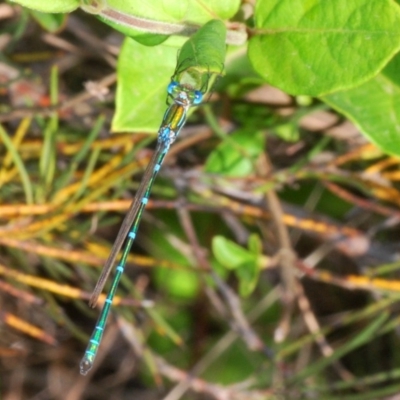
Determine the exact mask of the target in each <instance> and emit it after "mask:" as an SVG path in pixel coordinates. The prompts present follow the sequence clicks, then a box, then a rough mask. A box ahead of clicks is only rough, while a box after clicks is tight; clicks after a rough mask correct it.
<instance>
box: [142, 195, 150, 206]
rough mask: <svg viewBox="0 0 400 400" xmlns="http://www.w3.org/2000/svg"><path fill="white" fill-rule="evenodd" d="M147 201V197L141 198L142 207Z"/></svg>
mask: <svg viewBox="0 0 400 400" xmlns="http://www.w3.org/2000/svg"><path fill="white" fill-rule="evenodd" d="M148 201H149V199H148V198H147V197H143V199H142V203H143V204H144V205H146V204H147V202H148Z"/></svg>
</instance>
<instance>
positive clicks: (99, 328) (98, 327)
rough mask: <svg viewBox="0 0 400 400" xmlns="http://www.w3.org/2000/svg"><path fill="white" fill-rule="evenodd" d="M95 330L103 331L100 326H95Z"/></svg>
mask: <svg viewBox="0 0 400 400" xmlns="http://www.w3.org/2000/svg"><path fill="white" fill-rule="evenodd" d="M95 329H98V330H99V331H104V328H102V327H101V326H100V325H97V326H96V328H95Z"/></svg>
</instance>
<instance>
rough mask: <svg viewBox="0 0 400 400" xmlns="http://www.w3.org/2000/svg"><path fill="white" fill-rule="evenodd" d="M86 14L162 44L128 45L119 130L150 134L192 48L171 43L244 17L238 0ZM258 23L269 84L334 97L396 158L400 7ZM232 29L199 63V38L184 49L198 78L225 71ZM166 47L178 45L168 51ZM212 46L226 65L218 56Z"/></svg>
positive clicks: (260, 68) (255, 41)
mask: <svg viewBox="0 0 400 400" xmlns="http://www.w3.org/2000/svg"><path fill="white" fill-rule="evenodd" d="M18 3H20V4H22V5H24V6H26V7H29V8H32V9H35V10H39V11H42V12H52V13H53V12H70V11H72V10H74V9H75V8H77V7H78V2H77V1H76V0H74V1H72V0H70V1H62V2H60V1H53V2H48V1H45V0H20V1H18ZM81 7H82V8H83V9H84V10H86V11H87V12H91V13H94V14H96V15H97V17H98V18H100V19H102V20H103V21H104V22H106V23H107V24H110V25H112V26H113V27H114V28H115V29H118V30H120V31H122V32H123V33H124V34H125V35H127V36H130V37H133V38H135V39H136V40H137V41H139V42H140V43H142V44H146V45H151V46H153V48H141V47H140V46H138V45H137V43H133V42H129V41H128V40H127V43H126V44H125V45H124V48H123V51H122V52H121V56H120V59H119V68H118V71H119V85H120V86H121V88H120V89H119V91H118V101H117V110H116V116H115V119H114V122H113V130H114V131H116V132H117V131H139V130H140V131H145V132H151V131H155V130H156V129H157V126H158V124H159V121H160V120H161V118H162V110H163V106H162V100H161V99H162V93H163V92H164V93H165V85H166V84H167V83H168V79H169V77H170V76H171V75H172V74H173V70H174V67H173V66H174V62H175V60H174V57H176V55H175V54H177V53H178V49H179V48H180V47H181V46H182V44H183V41H182V38H179V39H177V36H175V37H171V35H173V34H175V35H192V34H193V32H194V31H195V30H196V29H197V27H198V26H199V25H204V24H205V23H207V21H210V19H211V18H215V17H219V18H221V19H228V18H231V17H232V16H233V15H234V14H235V13H236V12H237V11H238V7H239V1H238V0H231V1H221V2H220V1H212V0H207V1H206V2H201V3H199V2H196V1H191V0H186V1H176V2H174V3H171V2H170V1H168V2H167V1H160V0H152V1H146V2H138V1H135V0H131V1H125V0H124V1H122V0H109V1H99V0H82V2H81ZM371 16H379V17H374V18H371ZM254 17H255V29H254V31H253V32H252V37H251V39H250V40H249V44H248V56H249V59H250V62H251V64H252V65H253V67H254V69H255V70H256V71H257V72H258V73H259V74H260V76H261V77H262V78H263V79H265V81H266V82H268V83H269V84H271V85H274V86H277V87H279V88H281V89H283V90H285V91H287V92H288V93H291V94H302V95H311V96H322V95H325V96H323V97H321V99H322V100H323V101H326V102H327V103H328V104H329V105H331V106H332V107H334V108H335V109H337V110H338V111H340V112H342V113H343V114H345V115H346V116H348V117H349V118H350V119H352V120H353V121H354V122H355V123H356V125H357V126H358V127H359V128H360V129H361V130H362V132H363V133H364V134H365V135H366V136H367V137H368V138H369V139H370V140H372V141H373V142H374V143H376V144H377V145H379V146H380V147H381V148H382V149H384V150H385V151H387V152H390V153H392V154H397V155H398V154H400V146H399V144H398V141H399V140H398V136H399V135H398V132H397V126H396V122H395V121H396V120H395V119H393V118H380V116H381V115H382V114H389V113H390V114H391V115H396V113H397V110H396V104H397V102H396V93H397V91H398V82H397V81H398V80H396V79H395V80H393V79H391V78H389V77H388V75H387V74H388V71H390V69H391V68H392V69H393V67H390V65H389V66H388V68H386V69H385V71H383V72H382V73H381V70H382V69H383V68H384V67H385V65H386V64H387V63H388V62H389V61H390V60H391V59H392V57H393V56H394V55H395V53H396V52H397V51H398V49H399V48H400V40H399V36H400V10H399V6H398V5H397V4H395V3H394V2H393V1H392V0H381V1H375V2H374V1H370V0H336V1H334V2H333V1H320V0H314V1H305V0H295V1H293V0H272V1H271V0H259V1H258V2H257V4H256V7H255V11H254ZM41 21H42V22H41V23H42V24H44V26H47V27H48V28H50V26H51V25H52V24H51V23H50V22H45V21H44V18H43V17H42V18H41ZM182 21H185V23H183V24H182ZM50 29H54V27H53V28H50ZM224 29H225V28H224V26H223V24H222V23H221V22H220V21H211V22H209V25H207V24H206V25H205V27H204V34H202V35H201V36H202V37H203V38H204V39H202V40H200V41H197V43H200V44H201V46H200V47H199V48H197V49H196V50H194V53H195V54H196V57H195V58H194V59H193V58H192V57H189V56H188V55H187V53H190V51H189V52H188V49H189V47H190V46H189V45H191V44H193V43H195V41H196V39H195V38H196V36H194V37H193V38H192V42H190V41H189V42H187V44H186V45H185V46H184V47H183V49H182V53H181V55H180V56H179V61H180V62H181V61H182V60H183V59H185V60H191V59H193V63H194V65H197V67H194V69H193V70H197V71H199V67H198V66H199V65H200V66H201V68H200V69H201V73H204V70H205V69H207V68H208V69H209V70H210V72H212V73H218V69H219V68H220V65H219V62H215V61H214V60H217V59H218V58H221V54H222V51H223V50H222V47H221V43H222V40H223V39H222V38H223V37H224V33H223V30H224ZM228 33H229V32H228ZM234 33H235V32H232V34H234ZM213 35H214V36H213ZM218 37H219V40H215V38H218ZM229 37H230V35H229V34H228V36H227V38H228V40H229ZM167 39H168V40H167ZM165 40H167V43H166V45H167V46H172V47H168V48H167V47H166V45H161V43H162V42H164V41H165ZM216 44H217V46H215V45H216ZM212 46H215V53H216V54H218V56H217V57H215V56H213V55H212V53H211V52H210V51H209V49H211V48H212ZM192 54H193V51H192ZM199 57H200V58H199ZM393 62H394V64H396V61H393ZM190 69H191V67H190V65H189V70H190ZM228 69H229V63H228ZM393 76H394V75H393V74H392V77H393ZM202 79H203V80H204V79H205V76H204V75H202ZM360 85H361V86H360ZM129 86H131V88H129ZM328 93H329V95H327V94H328ZM139 103H140V104H139ZM371 107H373V108H374V110H373V111H374V112H372V113H371ZM151 116H152V118H151ZM287 128H289V131H288V129H287ZM279 132H280V134H281V135H283V136H287V135H289V137H291V138H292V140H293V138H295V136H293V135H297V133H296V132H295V131H292V129H291V127H286V128H285V127H284V126H282V127H281V129H280V131H279Z"/></svg>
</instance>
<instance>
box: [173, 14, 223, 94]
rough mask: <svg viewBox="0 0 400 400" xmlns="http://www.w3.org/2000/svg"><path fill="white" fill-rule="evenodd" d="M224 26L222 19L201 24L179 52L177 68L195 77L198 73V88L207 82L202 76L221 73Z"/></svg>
mask: <svg viewBox="0 0 400 400" xmlns="http://www.w3.org/2000/svg"><path fill="white" fill-rule="evenodd" d="M225 42H226V27H225V25H224V23H223V22H222V21H219V20H216V19H213V20H211V21H208V22H207V23H206V24H205V25H203V26H202V27H201V28H200V29H199V30H198V31H197V32H196V33H195V34H194V35H193V36H192V37H191V38H190V39H189V40H188V41H186V42H185V44H184V45H183V46H182V49H181V51H180V52H179V58H178V68H179V70H182V71H184V72H185V73H187V74H189V75H191V76H193V77H194V78H195V79H196V77H197V76H199V75H200V78H198V79H199V83H198V84H197V85H195V87H196V86H197V87H198V88H199V89H200V88H201V87H202V86H203V85H204V84H207V82H203V80H202V79H201V77H202V76H206V77H207V76H209V75H210V74H215V75H221V74H222V72H223V69H224V61H225V53H226V44H225Z"/></svg>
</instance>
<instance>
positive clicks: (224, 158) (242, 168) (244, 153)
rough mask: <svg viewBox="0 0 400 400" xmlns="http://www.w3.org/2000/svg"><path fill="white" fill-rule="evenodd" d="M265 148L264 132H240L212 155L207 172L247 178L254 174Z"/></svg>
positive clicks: (234, 134) (207, 163)
mask: <svg viewBox="0 0 400 400" xmlns="http://www.w3.org/2000/svg"><path fill="white" fill-rule="evenodd" d="M264 147H265V135H264V133H263V132H262V131H258V132H257V131H256V132H254V131H250V130H246V129H243V130H239V131H237V132H235V133H233V134H232V135H230V136H229V139H228V137H227V138H226V140H224V141H223V142H222V143H221V144H220V145H219V146H218V147H217V148H216V149H215V150H214V151H213V152H211V153H210V155H209V157H208V159H207V162H206V165H205V170H206V172H210V173H218V174H222V175H226V176H233V177H234V176H247V175H248V174H250V173H252V172H254V170H255V168H254V165H255V162H256V161H257V159H258V157H259V156H260V154H261V153H262V152H263V151H264Z"/></svg>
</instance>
